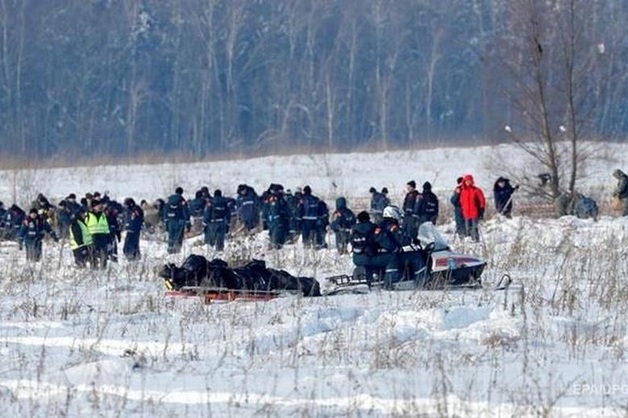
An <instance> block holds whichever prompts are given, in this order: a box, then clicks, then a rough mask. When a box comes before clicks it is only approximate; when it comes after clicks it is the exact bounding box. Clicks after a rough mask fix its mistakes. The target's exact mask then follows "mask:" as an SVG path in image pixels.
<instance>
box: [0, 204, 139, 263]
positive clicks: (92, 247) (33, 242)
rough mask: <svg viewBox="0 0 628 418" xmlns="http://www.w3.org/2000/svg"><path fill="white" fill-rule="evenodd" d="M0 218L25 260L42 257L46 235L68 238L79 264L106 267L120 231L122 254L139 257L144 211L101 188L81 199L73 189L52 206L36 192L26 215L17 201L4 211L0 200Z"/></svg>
mask: <svg viewBox="0 0 628 418" xmlns="http://www.w3.org/2000/svg"><path fill="white" fill-rule="evenodd" d="M0 219H1V220H2V222H0V232H1V235H2V238H3V239H8V240H14V241H17V243H18V247H19V248H20V250H22V249H24V250H25V252H26V260H27V261H29V262H37V261H40V260H41V257H42V247H43V245H42V243H43V241H44V238H45V237H46V236H47V235H48V236H50V238H52V239H53V240H54V241H59V240H60V239H64V240H68V241H69V244H70V249H71V251H72V254H73V256H74V261H75V263H76V265H77V266H78V267H86V266H87V265H90V266H91V267H92V268H95V269H104V268H105V267H106V265H107V261H108V260H112V261H117V257H118V245H117V244H118V243H120V242H121V240H122V231H125V232H126V234H125V237H124V246H123V253H124V255H125V256H126V258H127V259H129V260H136V259H138V258H140V233H141V230H142V228H143V224H144V215H143V211H142V208H140V207H139V206H138V205H137V204H136V203H135V201H134V200H133V199H132V198H127V199H125V200H124V204H123V205H121V204H119V203H118V202H116V201H114V200H112V199H110V198H109V197H108V196H107V194H104V195H101V194H100V193H99V192H96V193H93V194H92V193H86V195H85V197H83V198H82V199H81V200H80V201H78V200H77V197H76V195H75V194H74V193H71V194H69V195H68V196H67V197H66V198H65V199H63V200H62V201H61V202H59V204H58V205H57V206H56V207H55V206H54V205H52V204H51V203H50V201H49V200H48V199H47V198H46V197H45V196H44V195H43V194H41V193H40V194H39V195H38V196H37V199H36V200H35V201H33V202H32V203H31V205H30V209H29V210H28V213H26V211H24V210H23V209H22V208H20V207H19V206H18V205H17V204H13V205H12V206H11V207H10V208H9V209H8V210H4V208H3V205H2V204H1V202H0ZM121 225H122V227H121Z"/></svg>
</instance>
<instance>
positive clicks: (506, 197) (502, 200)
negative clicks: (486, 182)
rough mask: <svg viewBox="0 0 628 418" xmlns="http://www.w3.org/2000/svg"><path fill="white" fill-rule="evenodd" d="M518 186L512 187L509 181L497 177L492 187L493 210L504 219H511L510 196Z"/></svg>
mask: <svg viewBox="0 0 628 418" xmlns="http://www.w3.org/2000/svg"><path fill="white" fill-rule="evenodd" d="M517 189H519V186H515V187H512V186H511V184H510V180H509V179H507V178H505V177H499V178H498V179H497V180H496V181H495V184H494V185H493V197H494V198H495V210H496V211H497V213H499V214H502V215H504V216H505V217H506V218H508V219H510V218H512V215H511V213H512V194H513V193H514V192H515V191H516V190H517Z"/></svg>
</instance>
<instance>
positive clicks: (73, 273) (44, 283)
mask: <svg viewBox="0 0 628 418" xmlns="http://www.w3.org/2000/svg"><path fill="white" fill-rule="evenodd" d="M591 149H592V151H593V154H592V156H591V157H589V159H588V160H587V164H586V167H585V174H586V178H583V179H582V180H581V182H580V183H579V186H580V187H581V188H582V189H586V190H587V191H589V192H590V193H592V194H593V195H594V196H595V197H596V198H598V199H601V198H602V197H603V196H604V193H606V194H607V195H608V193H609V192H610V190H612V188H613V187H614V186H615V181H614V179H613V178H612V177H611V173H612V171H613V170H614V169H615V168H622V164H623V163H624V159H623V157H622V156H625V155H627V151H628V147H626V146H621V145H611V144H591ZM467 172H470V173H473V174H474V175H475V177H476V179H477V182H478V184H479V185H480V186H482V187H484V188H485V190H486V191H487V195H490V193H488V190H489V189H490V187H491V186H492V183H493V181H494V179H495V178H497V177H498V176H499V175H503V174H507V175H509V176H514V175H520V176H523V175H527V176H530V177H534V176H536V174H538V173H539V172H540V171H539V169H538V167H535V166H534V164H533V163H531V162H530V161H528V160H527V159H526V158H524V157H523V156H522V155H521V154H520V152H519V151H518V150H517V149H516V148H512V147H508V146H500V147H477V148H473V149H436V150H427V151H405V152H388V153H380V154H367V153H364V154H342V155H316V156H293V157H266V158H260V159H254V160H246V161H244V160H242V161H231V162H211V163H195V164H187V165H168V164H164V165H161V166H125V167H92V168H72V169H57V170H35V169H33V170H25V171H20V172H0V179H2V181H1V182H0V199H1V200H3V201H4V202H5V206H8V205H7V203H10V202H11V201H12V200H13V196H18V197H20V199H23V200H24V201H26V200H27V199H32V198H34V196H35V195H36V194H37V193H38V192H43V193H44V194H46V195H47V196H49V197H51V198H53V199H59V198H62V197H64V196H65V195H67V194H68V193H70V192H75V193H76V194H77V195H82V194H84V193H85V192H88V191H90V192H93V191H96V190H99V191H104V190H108V191H109V193H110V195H111V196H112V197H114V198H119V199H123V198H124V197H127V196H132V197H135V198H136V200H139V199H142V198H145V199H148V200H152V199H154V198H156V197H165V196H167V195H168V194H170V193H172V191H173V190H174V187H176V186H179V185H181V186H183V187H184V189H185V190H186V193H187V194H188V195H190V194H191V193H193V191H194V190H196V189H197V188H200V186H202V185H207V186H209V188H210V190H213V189H214V188H221V189H222V190H223V191H225V192H226V193H232V192H235V189H236V187H237V185H238V184H240V183H248V184H250V185H252V186H254V187H255V188H256V189H257V190H258V191H261V190H263V189H264V188H266V187H267V186H268V184H270V183H271V182H279V183H282V184H283V185H284V186H285V187H287V188H292V189H294V188H295V187H297V186H304V185H305V184H309V185H311V186H312V189H313V191H314V193H315V194H319V195H322V196H323V197H325V199H327V200H328V202H329V203H330V206H333V199H334V198H335V197H337V196H339V195H344V196H347V197H348V198H349V203H351V202H352V201H355V202H357V201H359V199H362V200H363V199H366V198H367V197H368V189H369V187H370V186H375V187H378V188H380V187H382V186H386V187H388V188H389V189H390V190H391V196H392V198H393V200H395V201H396V202H398V203H400V201H401V199H402V197H403V192H404V190H403V189H404V186H405V183H406V182H407V181H408V180H411V179H414V180H416V182H417V184H419V185H420V184H422V183H423V182H424V181H430V182H432V183H433V184H434V189H435V191H436V192H437V194H438V195H439V197H440V198H441V200H442V201H443V205H444V206H446V205H448V203H447V199H448V197H449V193H450V191H451V189H452V186H453V183H454V181H455V179H456V177H458V176H460V175H462V174H465V173H467ZM595 193H597V195H595ZM518 198H519V199H520V200H518V201H515V205H517V204H521V203H523V202H521V199H523V196H521V197H518ZM439 228H440V229H441V231H442V232H443V233H444V234H445V235H446V236H448V237H450V238H451V237H452V232H453V223H452V222H451V219H444V220H443V224H441V225H439ZM481 228H482V229H481V232H482V242H481V243H479V244H472V243H469V242H459V241H458V242H455V241H454V243H453V246H454V248H455V249H457V250H460V251H464V252H467V253H469V254H474V255H478V256H481V257H484V258H485V259H486V260H487V261H488V266H487V269H486V271H485V274H484V276H483V279H484V283H485V289H483V290H475V291H446V292H440V291H403V292H387V291H375V292H373V293H370V294H366V295H338V296H330V297H319V298H300V297H296V296H288V297H283V298H279V299H276V300H273V301H269V302H234V303H223V304H209V305H206V304H203V303H202V301H201V300H199V299H198V298H188V299H183V298H178V299H177V298H171V297H166V296H165V295H164V290H165V288H164V286H163V283H162V281H161V279H159V278H158V277H157V276H156V275H155V273H154V268H155V267H156V266H161V265H163V264H165V263H167V262H174V263H177V264H178V263H180V262H181V261H182V260H183V259H184V258H185V257H186V256H187V255H189V254H191V253H197V254H203V255H205V256H207V257H208V258H213V257H214V256H215V254H214V253H213V252H212V250H210V249H207V248H205V247H203V246H200V245H198V242H197V241H198V238H193V239H190V240H188V241H186V243H185V247H184V251H183V253H182V254H177V255H168V254H167V253H166V246H165V244H164V243H161V242H156V241H143V242H142V252H143V255H144V258H143V259H142V261H141V262H138V263H134V264H131V263H127V262H126V261H124V260H121V261H120V263H119V264H112V265H111V266H110V268H109V270H107V271H106V272H98V273H93V272H91V271H79V270H76V269H75V268H74V267H73V265H72V258H71V254H70V250H69V248H68V245H67V244H65V245H64V244H54V243H52V242H46V243H45V244H44V245H45V248H44V253H45V257H44V260H43V261H42V262H40V263H38V264H36V265H26V263H25V261H24V254H23V253H22V252H20V251H18V249H17V247H16V245H14V244H13V243H2V245H0V260H1V262H2V264H1V266H2V269H3V274H2V276H1V277H0V317H1V322H0V358H1V359H2V361H1V363H0V410H2V411H4V412H3V413H2V415H3V416H34V417H48V416H72V417H83V416H105V417H109V416H125V417H127V416H137V417H174V416H177V417H179V416H189V417H199V416H200V417H223V416H227V417H230V416H232V417H247V416H270V417H285V416H308V417H311V416H317V417H332V416H343V417H344V416H373V417H380V416H409V417H416V416H430V417H431V416H443V417H449V416H465V417H466V416H471V417H476V416H483V417H484V416H486V417H511V416H552V417H554V416H561V417H562V416H565V417H573V416H577V417H578V416H582V417H591V416H604V417H609V416H625V415H626V411H627V410H628V363H627V361H628V354H627V353H626V348H627V346H628V338H627V335H626V328H627V326H628V325H627V324H628V290H627V289H628V286H627V284H628V262H626V253H627V251H628V219H625V218H618V217H614V216H612V215H611V214H604V215H603V216H602V217H601V218H600V220H599V221H598V222H593V221H592V220H579V219H576V218H573V217H563V218H560V219H550V218H537V217H534V218H530V217H526V216H521V215H519V214H518V213H517V209H516V208H515V216H514V218H513V219H511V220H503V219H497V218H493V219H489V220H487V221H485V222H484V223H483V225H482V227H481ZM266 239H267V237H266V235H265V234H260V235H258V236H257V237H254V238H245V239H238V240H232V241H231V242H229V243H228V247H227V249H226V251H225V253H224V254H221V256H222V257H224V258H225V259H240V260H242V259H250V258H253V257H255V258H263V259H265V260H266V262H267V264H268V265H269V266H270V267H274V268H283V269H286V270H288V271H290V272H291V273H293V274H296V275H308V276H314V277H316V278H318V279H319V280H321V282H322V284H323V285H324V282H323V281H322V279H323V278H324V277H327V276H331V275H334V274H340V273H347V272H349V271H350V270H351V268H352V263H351V259H350V256H339V255H338V254H337V252H336V251H335V250H334V249H333V248H330V249H327V250H320V251H313V250H304V249H303V248H302V246H301V244H300V243H297V244H295V245H292V246H287V247H285V248H283V249H281V250H267V246H266ZM329 242H330V243H331V242H333V240H331V238H330V239H329ZM505 273H508V274H510V275H511V276H512V278H513V279H514V281H515V283H517V284H518V285H519V286H514V287H513V288H512V289H511V290H509V291H507V292H506V291H497V292H495V291H491V290H489V289H490V287H491V285H494V284H496V283H497V282H498V281H499V279H500V278H501V276H502V275H503V274H505Z"/></svg>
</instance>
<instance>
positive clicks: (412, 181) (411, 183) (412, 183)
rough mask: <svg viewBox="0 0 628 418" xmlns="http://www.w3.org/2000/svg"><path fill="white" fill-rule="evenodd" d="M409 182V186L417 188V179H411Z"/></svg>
mask: <svg viewBox="0 0 628 418" xmlns="http://www.w3.org/2000/svg"><path fill="white" fill-rule="evenodd" d="M407 184H408V186H410V187H412V188H413V189H416V181H414V180H410V181H409V182H408V183H407Z"/></svg>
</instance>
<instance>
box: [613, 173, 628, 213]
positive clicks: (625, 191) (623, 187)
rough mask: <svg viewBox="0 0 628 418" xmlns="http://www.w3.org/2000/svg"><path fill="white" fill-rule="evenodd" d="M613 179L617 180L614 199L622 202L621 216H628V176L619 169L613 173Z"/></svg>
mask: <svg viewBox="0 0 628 418" xmlns="http://www.w3.org/2000/svg"><path fill="white" fill-rule="evenodd" d="M613 177H615V178H616V179H617V187H615V191H614V192H613V197H615V198H617V199H619V201H620V202H621V216H628V175H626V174H625V173H624V172H623V171H621V170H620V169H619V168H618V169H617V170H615V171H613Z"/></svg>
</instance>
